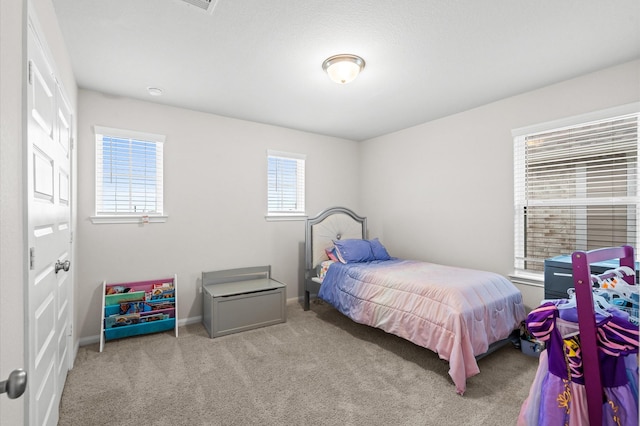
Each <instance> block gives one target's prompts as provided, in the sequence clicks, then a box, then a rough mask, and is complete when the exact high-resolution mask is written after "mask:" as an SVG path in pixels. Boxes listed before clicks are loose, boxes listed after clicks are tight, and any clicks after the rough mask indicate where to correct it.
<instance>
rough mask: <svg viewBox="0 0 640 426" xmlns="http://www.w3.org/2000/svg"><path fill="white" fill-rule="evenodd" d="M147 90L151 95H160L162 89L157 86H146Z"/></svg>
mask: <svg viewBox="0 0 640 426" xmlns="http://www.w3.org/2000/svg"><path fill="white" fill-rule="evenodd" d="M147 91H148V92H149V94H150V95H151V96H162V89H161V88H159V87H147Z"/></svg>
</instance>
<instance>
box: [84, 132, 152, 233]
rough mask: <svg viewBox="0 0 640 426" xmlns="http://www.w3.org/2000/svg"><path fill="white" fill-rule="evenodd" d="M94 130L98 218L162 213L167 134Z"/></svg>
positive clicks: (137, 217) (135, 219) (150, 215)
mask: <svg viewBox="0 0 640 426" xmlns="http://www.w3.org/2000/svg"><path fill="white" fill-rule="evenodd" d="M95 130H96V218H99V217H128V218H132V217H133V218H134V219H133V221H139V220H140V218H142V217H144V218H150V217H162V215H163V214H164V211H163V186H162V182H163V179H162V172H163V144H164V136H161V135H152V134H147V133H140V132H134V131H126V130H119V129H109V128H104V127H96V129H95ZM154 221H157V220H154Z"/></svg>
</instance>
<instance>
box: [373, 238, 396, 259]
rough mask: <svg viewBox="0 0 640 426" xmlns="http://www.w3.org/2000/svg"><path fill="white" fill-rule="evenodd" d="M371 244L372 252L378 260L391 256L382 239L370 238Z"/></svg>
mask: <svg viewBox="0 0 640 426" xmlns="http://www.w3.org/2000/svg"><path fill="white" fill-rule="evenodd" d="M369 244H370V245H371V252H372V253H373V257H374V258H375V259H376V260H389V259H391V256H389V252H388V251H387V249H386V248H385V247H384V246H383V245H382V243H381V242H380V240H378V239H377V238H374V239H373V240H369Z"/></svg>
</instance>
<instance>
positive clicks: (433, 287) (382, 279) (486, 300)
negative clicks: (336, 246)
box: [319, 259, 526, 394]
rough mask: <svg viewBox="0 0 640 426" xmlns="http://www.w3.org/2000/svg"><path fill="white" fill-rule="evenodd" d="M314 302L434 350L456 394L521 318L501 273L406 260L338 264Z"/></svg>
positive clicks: (516, 294)
mask: <svg viewBox="0 0 640 426" xmlns="http://www.w3.org/2000/svg"><path fill="white" fill-rule="evenodd" d="M319 297H320V298H322V299H324V300H325V301H327V302H329V303H330V304H332V305H333V306H334V307H336V309H338V310H339V311H340V312H342V313H343V314H345V315H347V316H348V317H349V318H351V319H353V320H354V321H356V322H358V323H362V324H366V325H369V326H372V327H377V328H380V329H382V330H385V331H386V332H389V333H392V334H395V335H397V336H399V337H402V338H404V339H407V340H409V341H411V342H413V343H415V344H417V345H420V346H423V347H425V348H428V349H430V350H432V351H434V352H436V353H437V354H438V355H439V356H440V358H442V359H445V360H447V361H448V362H449V367H450V368H449V375H450V376H451V378H452V379H453V382H454V384H455V386H456V391H457V392H458V393H459V394H463V393H464V391H465V390H466V379H467V377H471V376H473V375H475V374H478V373H479V372H480V370H479V368H478V364H477V362H476V359H475V356H476V355H481V354H483V353H485V352H486V351H487V349H488V348H489V345H490V344H491V343H494V342H496V341H498V340H502V339H505V338H507V337H508V336H509V334H510V333H511V332H512V331H513V330H514V329H516V328H518V327H519V325H520V322H521V321H522V320H524V318H525V316H526V315H525V308H524V304H523V302H522V294H521V293H520V291H519V290H518V289H517V288H516V287H515V286H514V285H513V284H512V283H511V282H510V281H509V280H508V279H506V278H505V277H503V276H501V275H498V274H495V273H492V272H486V271H478V270H471V269H464V268H456V267H450V266H444V265H437V264H433V263H425V262H418V261H411V260H397V259H394V260H389V261H376V262H369V263H354V264H346V265H343V264H340V263H335V264H333V265H332V266H331V267H330V268H329V270H328V271H327V274H326V276H325V278H324V280H323V283H322V286H321V288H320V293H319Z"/></svg>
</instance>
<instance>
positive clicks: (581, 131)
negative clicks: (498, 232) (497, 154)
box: [514, 104, 639, 273]
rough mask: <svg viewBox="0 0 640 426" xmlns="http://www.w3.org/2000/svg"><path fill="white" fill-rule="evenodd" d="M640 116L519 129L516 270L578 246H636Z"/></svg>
mask: <svg viewBox="0 0 640 426" xmlns="http://www.w3.org/2000/svg"><path fill="white" fill-rule="evenodd" d="M634 105H635V104H634ZM635 111H637V105H636V106H635ZM615 112H617V113H619V112H620V111H615ZM611 113H612V112H609V114H611ZM603 114H604V112H603ZM599 115H601V114H599ZM604 115H606V114H604ZM638 116H639V115H638V113H637V112H633V113H627V114H621V115H616V116H611V115H610V116H609V117H607V118H599V119H594V120H591V121H583V122H581V123H579V124H572V125H565V126H558V127H553V128H548V129H545V130H540V129H536V130H535V131H526V129H525V131H524V132H522V131H514V136H515V138H514V143H515V149H514V160H515V173H514V177H515V179H514V180H515V194H514V195H515V197H514V200H515V247H514V248H515V268H516V273H518V272H523V271H524V272H533V273H540V272H542V271H543V270H544V260H545V259H547V258H550V257H553V256H558V255H567V254H571V253H572V252H574V251H576V250H593V249H597V248H602V247H613V246H620V245H623V244H629V245H632V246H634V247H638V245H637V243H638V232H637V230H636V223H637V222H638V213H639V211H638V201H639V197H638ZM582 120H584V118H583V119H582ZM555 124H556V125H557V124H558V123H555Z"/></svg>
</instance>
